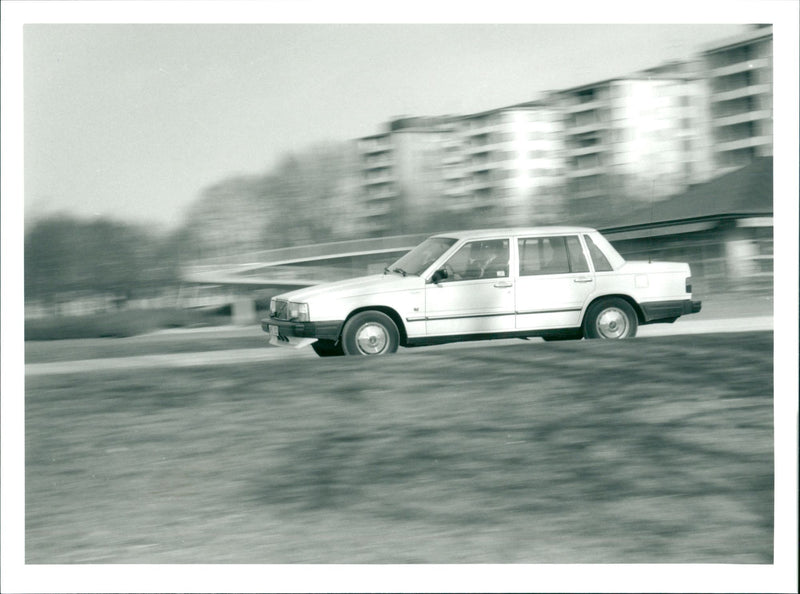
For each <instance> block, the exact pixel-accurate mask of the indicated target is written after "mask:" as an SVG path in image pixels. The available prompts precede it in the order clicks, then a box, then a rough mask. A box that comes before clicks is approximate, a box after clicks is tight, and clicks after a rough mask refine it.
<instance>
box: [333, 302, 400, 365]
mask: <svg viewBox="0 0 800 594" xmlns="http://www.w3.org/2000/svg"><path fill="white" fill-rule="evenodd" d="M399 343H400V333H399V332H398V331H397V324H395V323H394V321H392V318H390V317H389V316H387V315H386V314H384V313H381V312H379V311H362V312H361V313H358V314H356V315H354V316H353V317H352V318H350V319H349V320H347V323H346V324H345V325H344V330H342V341H341V345H342V349H343V350H344V354H345V355H367V356H374V355H388V354H389V353H394V352H395V351H396V350H397V347H398V345H399Z"/></svg>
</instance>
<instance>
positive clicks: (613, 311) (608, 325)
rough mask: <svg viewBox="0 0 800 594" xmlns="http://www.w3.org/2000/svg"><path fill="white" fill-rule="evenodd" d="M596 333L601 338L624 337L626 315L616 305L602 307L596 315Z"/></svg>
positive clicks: (626, 331) (626, 324)
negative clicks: (606, 307)
mask: <svg viewBox="0 0 800 594" xmlns="http://www.w3.org/2000/svg"><path fill="white" fill-rule="evenodd" d="M597 333H598V334H599V335H600V336H601V337H602V338H625V337H626V336H627V335H628V316H626V315H625V312H623V311H622V310H621V309H617V308H616V307H609V308H608V309H604V310H603V311H602V312H601V313H600V315H599V316H597Z"/></svg>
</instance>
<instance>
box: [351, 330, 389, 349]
mask: <svg viewBox="0 0 800 594" xmlns="http://www.w3.org/2000/svg"><path fill="white" fill-rule="evenodd" d="M388 344H389V334H388V333H387V332H386V328H384V327H383V326H381V325H380V324H376V323H374V322H369V323H367V324H364V325H363V326H361V328H359V329H358V332H356V346H357V347H358V350H359V351H361V353H362V354H364V355H377V354H379V353H382V352H383V351H384V350H385V349H386V345H388Z"/></svg>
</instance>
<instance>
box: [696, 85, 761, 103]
mask: <svg viewBox="0 0 800 594" xmlns="http://www.w3.org/2000/svg"><path fill="white" fill-rule="evenodd" d="M771 91H772V85H750V86H747V87H739V88H737V89H730V90H726V91H719V92H716V93H714V94H713V95H712V96H711V102H712V103H720V102H722V101H731V100H733V99H739V98H741V97H749V96H752V95H766V94H767V93H770V92H771Z"/></svg>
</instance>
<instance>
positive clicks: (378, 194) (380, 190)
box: [365, 184, 397, 202]
mask: <svg viewBox="0 0 800 594" xmlns="http://www.w3.org/2000/svg"><path fill="white" fill-rule="evenodd" d="M396 196H397V190H395V189H394V186H391V185H388V184H387V185H385V186H378V187H375V188H366V193H365V200H366V201H368V202H370V201H373V200H386V199H387V198H394V197H396Z"/></svg>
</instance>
